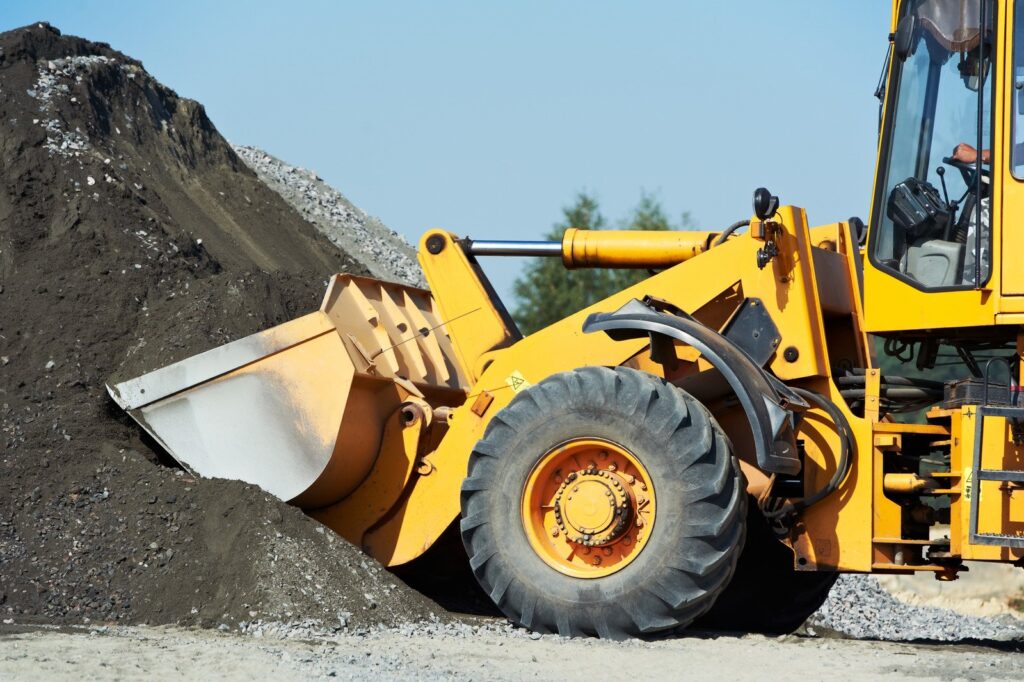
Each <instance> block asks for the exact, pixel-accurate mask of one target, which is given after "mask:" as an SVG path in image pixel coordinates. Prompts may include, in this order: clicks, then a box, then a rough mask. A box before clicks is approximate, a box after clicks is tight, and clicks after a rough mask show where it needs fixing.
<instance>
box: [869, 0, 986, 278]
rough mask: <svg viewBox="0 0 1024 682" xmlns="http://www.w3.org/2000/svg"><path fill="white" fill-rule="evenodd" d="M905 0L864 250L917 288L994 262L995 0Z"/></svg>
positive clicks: (971, 274)
mask: <svg viewBox="0 0 1024 682" xmlns="http://www.w3.org/2000/svg"><path fill="white" fill-rule="evenodd" d="M901 5H902V7H901V10H900V18H899V22H898V24H897V29H896V32H895V34H894V35H893V36H892V42H891V46H890V49H891V51H892V61H891V75H890V79H889V88H890V92H889V96H888V100H887V102H888V111H887V112H886V114H887V115H886V116H885V117H884V119H883V120H884V122H885V123H884V125H883V129H882V131H881V135H882V143H881V148H880V155H879V165H878V169H879V170H878V178H877V180H876V192H875V200H874V206H873V208H872V220H871V225H872V227H873V229H872V230H871V234H870V239H869V242H868V256H869V258H870V261H871V264H872V265H873V266H874V267H875V268H877V269H878V270H881V271H882V272H884V273H886V274H888V275H891V276H892V277H895V278H897V279H898V280H901V281H903V282H905V283H906V284H909V285H910V286H912V287H913V288H915V289H918V290H930V291H934V290H947V291H948V290H955V289H974V288H980V287H981V286H983V285H984V284H985V283H986V282H988V280H989V277H990V275H991V270H992V258H991V253H992V211H991V186H992V185H991V165H990V162H991V157H992V156H993V154H994V151H993V150H994V147H995V145H994V144H993V136H992V129H993V125H992V122H993V115H992V112H993V100H992V83H993V81H994V80H995V79H994V77H993V73H994V69H993V68H992V65H993V63H994V60H995V57H996V52H995V31H994V29H993V27H994V26H995V16H994V15H995V12H996V7H995V3H994V2H991V1H989V0H905V2H903V3H901ZM958 147H960V148H961V149H962V150H963V151H962V153H961V156H970V155H971V153H972V152H974V155H975V156H976V157H977V158H976V160H975V159H968V160H966V161H965V160H964V159H963V158H956V157H955V155H954V150H955V149H957V148H958ZM979 226H980V228H979Z"/></svg>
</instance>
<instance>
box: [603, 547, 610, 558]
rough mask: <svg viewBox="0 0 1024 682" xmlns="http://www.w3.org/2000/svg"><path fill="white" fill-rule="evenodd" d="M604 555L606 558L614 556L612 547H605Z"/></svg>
mask: <svg viewBox="0 0 1024 682" xmlns="http://www.w3.org/2000/svg"><path fill="white" fill-rule="evenodd" d="M604 555H605V556H611V555H612V548H611V547H605V548H604Z"/></svg>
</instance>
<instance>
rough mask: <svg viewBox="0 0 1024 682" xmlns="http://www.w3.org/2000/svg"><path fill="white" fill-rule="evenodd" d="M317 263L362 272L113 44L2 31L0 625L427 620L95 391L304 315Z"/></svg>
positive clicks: (317, 281)
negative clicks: (193, 467) (174, 453)
mask: <svg viewBox="0 0 1024 682" xmlns="http://www.w3.org/2000/svg"><path fill="white" fill-rule="evenodd" d="M336 272H351V273H353V274H359V275H365V274H368V273H369V270H368V269H367V268H366V267H364V266H363V265H362V264H361V263H359V262H358V261H357V260H355V259H353V258H352V257H351V256H350V255H349V254H347V253H346V252H344V251H343V250H342V249H339V248H338V247H337V246H335V245H334V244H332V243H331V242H330V241H329V240H327V239H326V238H325V237H324V236H323V235H322V234H320V232H319V231H318V230H317V229H316V228H315V227H313V226H312V225H310V224H309V223H308V222H306V221H305V220H304V219H303V218H302V216H300V215H299V214H298V213H297V212H296V211H295V210H294V209H293V208H292V207H291V206H289V205H288V204H287V203H286V202H285V201H284V200H283V199H282V198H281V197H280V196H279V195H278V194H277V193H276V192H274V191H273V190H271V189H270V188H268V187H267V186H266V185H265V184H264V183H263V182H262V181H260V179H259V178H258V177H257V176H256V175H255V173H253V172H252V171H251V170H250V169H249V167H248V166H246V165H245V163H243V162H242V161H241V160H240V159H239V157H238V156H237V155H236V154H235V152H234V151H233V150H232V148H231V146H230V145H229V144H228V143H227V141H226V140H224V138H223V137H222V136H221V135H220V133H219V132H218V131H217V129H216V128H215V127H214V125H213V124H212V122H210V120H209V119H208V118H207V116H206V113H205V111H204V110H203V107H202V106H201V105H199V104H198V103H196V102H193V101H190V100H187V99H184V98H181V97H178V96H177V94H176V93H174V92H173V91H172V90H170V89H168V88H166V87H165V86H163V85H161V84H160V83H159V82H157V81H156V80H155V79H153V78H152V77H151V76H150V75H149V74H148V73H146V71H145V70H144V69H143V68H142V65H141V64H140V63H139V62H137V61H135V60H133V59H132V58H131V57H129V56H127V55H124V54H122V53H120V52H117V51H116V50H113V49H112V48H111V47H110V46H109V45H105V44H101V43H94V42H90V41H87V40H83V39H81V38H76V37H72V36H64V35H61V33H60V32H59V31H57V30H56V29H55V28H53V27H51V26H49V25H46V24H36V25H32V26H29V27H25V28H21V29H16V30H13V31H8V32H5V33H0V621H3V622H7V621H13V622H17V623H24V622H33V621H34V622H40V621H41V622H46V623H54V622H56V623H83V622H93V623H95V622H112V623H153V624H171V623H174V624H199V625H205V626H212V627H218V626H220V625H224V626H226V627H228V628H234V627H235V626H236V625H237V623H239V622H244V621H253V620H259V619H265V620H275V619H277V620H294V621H296V622H303V621H318V622H321V623H324V624H327V625H328V626H330V627H343V628H370V627H374V626H376V625H380V624H383V625H387V626H393V625H397V624H400V623H404V622H410V621H413V622H418V621H421V620H429V619H431V617H434V618H440V617H443V611H442V610H441V609H439V608H438V607H437V605H436V604H433V603H432V602H430V601H429V600H427V599H426V598H424V597H422V596H421V595H420V594H418V593H417V592H415V591H413V590H411V589H409V588H407V587H406V586H405V585H404V584H403V583H401V582H400V581H398V580H397V579H396V578H395V577H394V576H393V575H392V574H391V573H389V572H387V571H385V570H384V569H383V568H382V567H380V566H379V565H377V564H376V563H375V562H373V561H372V560H370V559H369V558H367V557H366V555H365V554H363V553H362V552H361V551H360V550H359V549H358V548H356V547H353V546H352V545H350V544H349V543H347V542H346V541H344V540H343V539H342V538H340V537H338V536H336V535H334V534H332V533H330V532H328V531H326V530H325V529H324V528H323V527H322V526H320V525H319V524H317V523H316V522H314V521H312V520H311V519H309V518H308V517H306V516H305V515H304V514H302V512H300V511H299V510H298V509H296V508H294V507H290V506H288V505H286V504H284V503H283V502H281V501H280V500H277V499H275V498H273V497H271V496H270V495H268V494H267V493H265V492H264V491H262V490H260V489H258V488H256V487H254V486H249V485H245V484H242V483H239V482H237V481H224V480H215V479H204V480H196V479H193V478H191V477H190V476H188V475H186V474H185V473H184V472H182V471H181V470H180V469H177V468H175V467H172V466H165V465H166V464H168V462H166V461H164V460H161V459H160V457H161V454H160V452H159V449H158V448H155V447H153V444H152V443H151V442H150V441H148V440H146V439H145V438H144V436H143V434H142V432H141V430H140V429H139V428H138V426H137V425H135V424H134V423H133V422H131V421H130V420H129V419H128V418H127V417H126V415H124V414H123V413H122V412H121V411H120V410H119V409H118V408H117V407H116V406H115V405H114V404H113V403H112V401H111V400H110V399H109V398H108V396H107V394H106V390H105V387H104V384H105V382H106V381H107V379H108V378H110V377H111V376H112V375H118V374H120V375H122V376H125V375H127V376H133V375H137V374H139V373H141V372H144V371H148V370H151V369H154V368H156V367H158V366H162V365H164V364H167V363H169V362H173V361H175V360H178V359H181V358H183V357H188V356H190V355H193V354H195V353H198V352H201V351H203V350H207V349H209V348H211V347H214V346H217V345H220V344H223V343H225V342H227V341H231V340H234V339H237V338H240V337H242V336H245V335H247V334H251V333H253V332H256V331H258V330H261V329H265V328H267V327H270V326H273V325H275V324H280V323H281V322H284V321H286V320H289V319H293V318H295V317H297V316H299V315H302V314H305V313H308V312H309V311H311V310H315V309H316V308H317V306H318V304H319V301H320V300H321V298H322V296H323V292H324V286H325V283H326V280H327V278H328V277H329V276H330V275H332V274H334V273H336ZM342 623H344V625H342Z"/></svg>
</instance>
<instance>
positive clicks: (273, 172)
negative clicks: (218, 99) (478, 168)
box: [234, 145, 426, 287]
mask: <svg viewBox="0 0 1024 682" xmlns="http://www.w3.org/2000/svg"><path fill="white" fill-rule="evenodd" d="M234 149H235V152H237V153H238V155H239V156H240V157H241V158H242V160H243V161H245V162H246V163H247V164H248V165H249V167H250V168H252V169H253V170H254V171H255V172H256V174H257V175H258V176H259V178H260V179H261V180H263V182H265V183H267V185H268V186H269V187H270V188H271V189H273V190H274V191H275V192H277V193H278V194H280V195H281V197H282V198H283V199H284V200H285V201H287V202H288V203H289V204H291V205H292V206H293V207H294V208H295V210H297V211H298V212H299V213H300V214H301V215H302V217H303V218H305V219H306V220H308V221H309V222H310V223H312V224H313V225H315V226H316V227H317V229H318V230H320V232H322V233H323V234H324V235H325V236H326V237H327V238H328V239H330V240H331V242H332V243H333V244H334V245H336V246H338V247H339V248H341V249H342V250H343V251H345V252H346V253H350V254H352V255H353V256H355V257H356V258H358V259H359V261H360V262H361V263H363V264H364V265H365V266H366V267H367V268H368V269H369V270H370V272H371V274H372V275H373V276H374V277H376V278H378V279H385V280H389V281H392V282H399V283H401V284H410V285H412V286H417V287H425V286H426V281H425V280H424V279H423V273H422V271H421V270H420V266H419V264H418V263H417V262H416V251H415V250H414V249H413V247H412V246H410V245H409V242H407V241H406V240H405V239H404V238H403V237H402V236H401V235H399V234H398V233H397V232H395V231H394V230H392V229H390V228H388V227H387V226H386V225H385V224H384V223H382V222H381V221H380V220H378V219H377V218H373V217H371V216H368V215H366V213H364V212H363V211H362V210H361V209H360V208H359V207H358V206H356V205H355V204H353V203H352V202H351V201H349V200H348V199H346V198H345V195H343V194H342V193H341V192H339V191H338V190H336V189H334V188H333V187H331V186H330V185H328V184H327V183H325V182H324V181H323V180H322V179H321V178H320V176H318V175H317V174H316V173H315V172H313V171H310V170H306V169H305V168H298V167H296V166H292V165H289V164H287V163H285V162H284V161H281V160H280V159H277V158H275V157H273V156H271V155H270V154H267V153H266V152H265V151H263V150H261V149H257V148H256V147H246V146H239V145H235V148H234Z"/></svg>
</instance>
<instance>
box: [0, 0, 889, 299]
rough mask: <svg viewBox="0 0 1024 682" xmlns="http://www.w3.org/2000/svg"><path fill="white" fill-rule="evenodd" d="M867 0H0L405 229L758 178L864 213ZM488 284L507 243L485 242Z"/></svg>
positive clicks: (743, 194) (701, 203)
mask: <svg viewBox="0 0 1024 682" xmlns="http://www.w3.org/2000/svg"><path fill="white" fill-rule="evenodd" d="M890 11H891V9H890V3H889V2H888V0H858V1H857V2H828V3H823V2H811V1H810V0H803V1H797V0H779V1H776V2H764V0H740V1H737V2H731V3H717V2H689V1H677V2H628V3H627V2H601V1H597V2H551V1H548V2H542V1H539V0H538V1H531V2H505V3H497V2H398V1H395V2H362V3H354V2H331V1H328V0H320V1H312V0H310V1H302V0H293V1H291V2H265V1H261V0H250V1H249V2H243V1H241V0H224V1H218V2H211V1H210V0H205V1H203V0H176V1H175V2H140V1H139V0H134V1H131V2H125V1H119V0H102V1H101V0H77V1H73V0H33V1H32V2H15V1H14V0H0V29H3V30H6V29H8V28H14V27H16V26H20V25H23V24H28V23H30V22H33V21H39V20H45V21H49V22H51V23H52V24H54V25H55V26H57V27H58V28H60V29H61V30H62V31H64V32H65V33H72V34H75V35H81V36H84V37H87V38H90V39H93V40H99V41H104V42H108V43H110V44H111V45H112V46H113V47H114V48H116V49H119V50H121V51H123V52H125V53H127V54H129V55H131V56H133V57H135V58H137V59H140V60H141V61H142V62H143V63H144V64H145V66H146V67H147V69H148V70H149V71H150V72H151V73H152V74H154V75H155V76H156V77H157V78H159V79H160V80H161V81H162V82H164V83H165V84H166V85H168V86H169V87H171V88H173V89H174V90H176V91H177V92H178V93H179V94H181V95H184V96H186V97H191V98H193V99H196V100H199V101H200V102H202V103H203V104H204V105H205V106H206V109H207V112H208V113H209V115H210V117H211V118H212V119H213V121H214V123H215V124H216V125H217V127H218V128H219V129H220V130H221V132H222V133H223V134H224V135H225V136H226V137H227V138H228V139H230V140H231V141H233V142H237V143H244V144H253V145H257V146H259V147H262V148H264V149H266V150H267V151H269V152H271V153H273V154H275V155H277V156H279V157H281V158H283V159H285V160H286V161H288V162H290V163H293V164H296V165H300V166H304V167H307V168H312V169H315V170H316V171H317V172H318V173H319V174H320V175H321V176H322V177H324V179H326V180H327V181H328V182H330V183H331V184H333V185H335V186H336V187H337V188H339V189H340V190H341V191H342V192H344V193H345V194H346V195H347V196H348V197H349V198H350V199H351V200H353V201H354V202H355V203H356V204H357V205H359V206H360V207H362V208H363V209H364V210H366V211H367V212H369V213H371V214H374V215H377V216H379V217H380V218H381V219H382V220H384V222H385V223H387V224H388V225H390V226H391V227H393V228H394V229H396V230H398V231H399V232H401V233H402V234H404V235H406V236H407V237H408V238H409V239H410V241H413V242H414V243H415V241H416V240H417V239H418V236H419V234H421V233H422V232H423V231H424V230H426V229H428V228H430V227H434V226H441V227H445V228H447V229H449V230H452V231H454V232H458V233H460V234H467V235H470V236H473V237H476V238H487V239H531V238H534V239H535V238H538V237H539V236H540V235H541V234H542V233H543V232H545V231H547V230H548V229H549V228H550V227H551V225H552V224H553V223H554V222H555V221H557V220H558V219H559V218H560V216H561V212H560V211H561V208H562V207H563V206H564V205H566V204H568V203H569V202H571V201H572V199H573V197H574V195H575V194H576V193H577V192H579V191H581V190H586V191H589V192H591V193H593V194H595V195H596V196H597V197H598V199H599V201H600V203H601V206H602V209H603V211H604V213H605V215H606V216H607V217H608V218H609V219H611V220H612V221H615V220H616V219H618V218H620V217H623V216H625V215H626V214H627V213H628V212H629V210H630V209H631V208H632V207H633V206H634V205H635V204H636V202H637V201H638V200H639V198H640V196H641V193H642V192H648V193H653V194H654V195H655V196H657V197H658V198H659V199H660V200H661V201H662V203H663V205H664V206H665V208H666V210H667V211H668V212H669V213H670V214H672V215H674V216H678V215H679V214H681V213H682V212H683V211H690V213H691V214H692V216H693V217H694V219H695V221H696V223H697V225H698V226H699V227H700V228H702V229H720V228H722V227H724V226H726V225H728V224H729V223H731V222H733V221H735V220H738V219H741V218H744V217H747V216H748V215H749V213H750V195H751V193H752V191H753V190H754V188H755V187H757V186H759V185H764V186H767V187H768V188H770V189H771V190H772V191H773V192H775V193H777V194H779V195H780V197H781V198H782V201H783V203H792V204H796V205H799V206H804V207H805V208H807V210H808V212H809V215H810V219H811V221H812V223H824V222H831V221H835V220H841V219H845V218H847V217H849V216H851V215H860V216H862V217H865V218H866V217H867V211H868V203H869V200H870V192H871V181H872V173H873V166H874V155H875V144H876V127H877V114H878V108H877V103H876V101H875V100H874V98H873V97H872V91H873V90H874V87H875V83H876V80H877V78H878V74H879V71H880V68H881V65H882V60H883V57H884V55H885V50H886V34H887V32H888V29H889V26H888V22H889V16H890ZM485 268H486V269H487V270H488V272H490V273H491V275H492V278H493V279H494V281H495V284H496V285H497V288H498V290H499V292H502V293H503V294H504V293H507V292H508V291H509V290H510V285H511V281H512V279H513V278H514V277H515V275H516V273H517V272H518V268H519V263H518V262H516V261H500V262H499V261H489V262H487V263H485Z"/></svg>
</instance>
